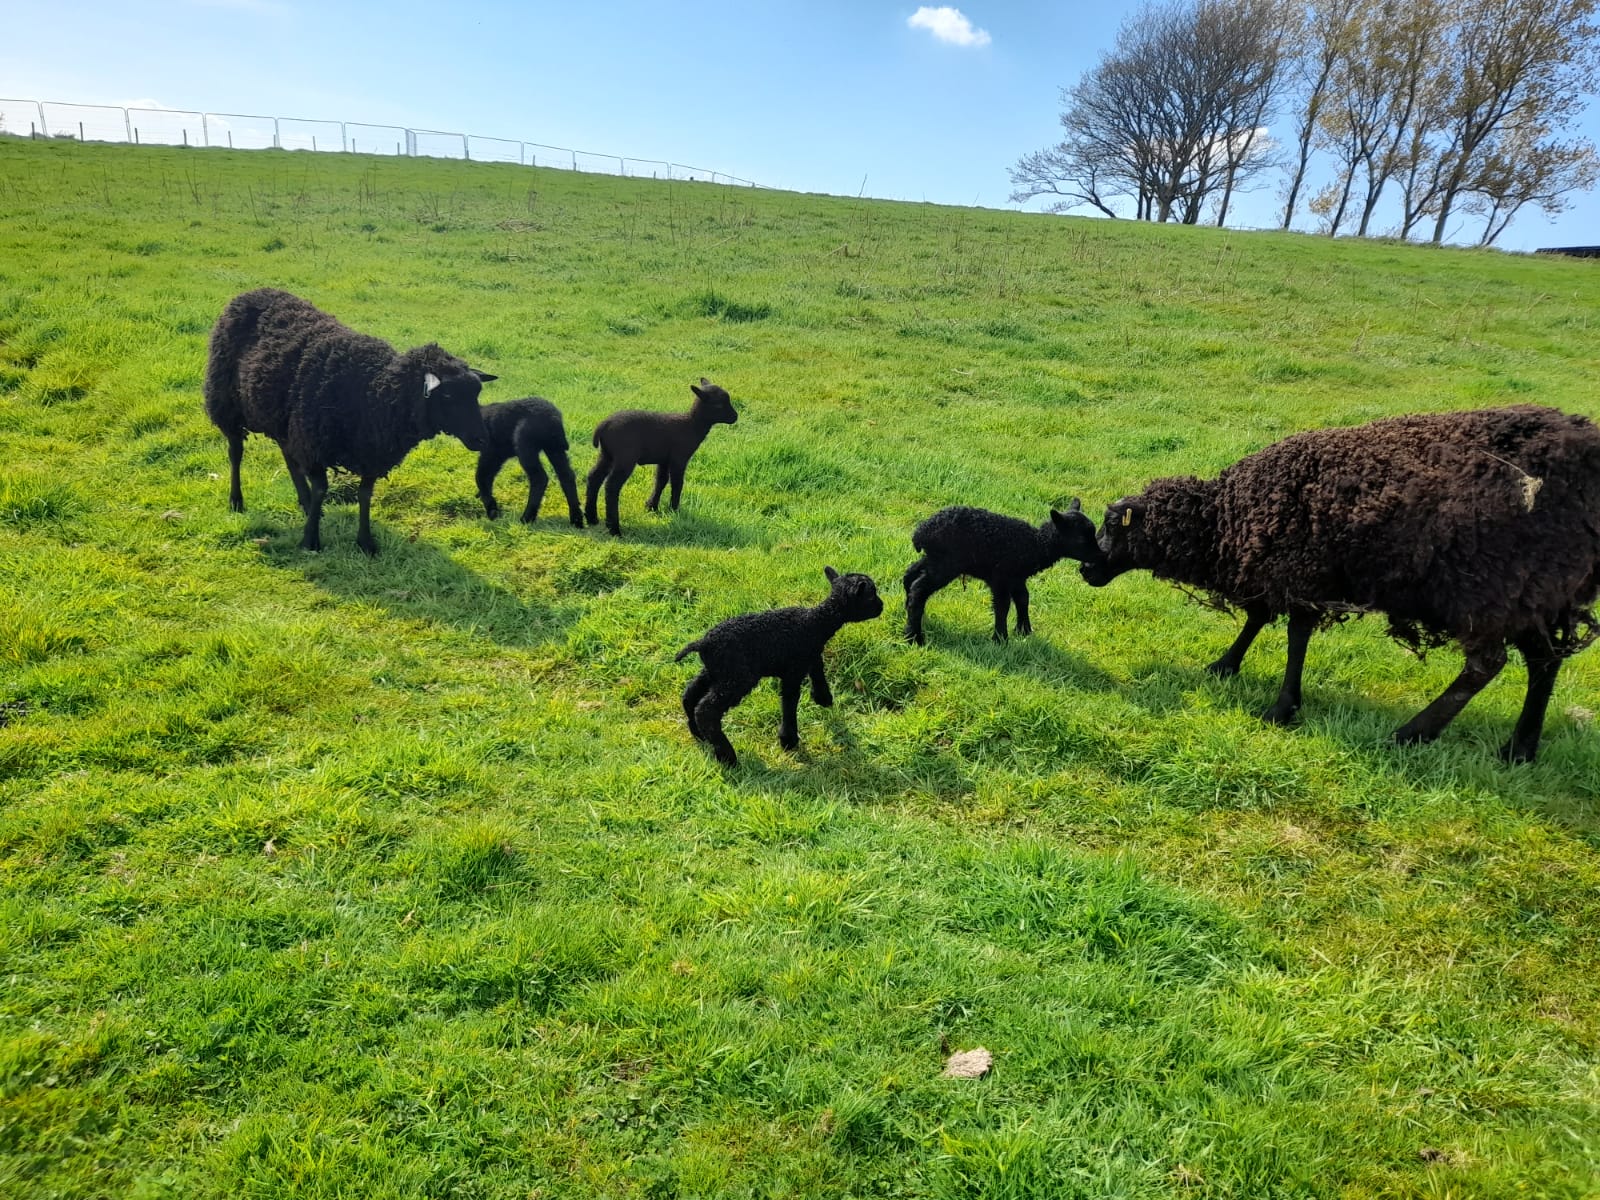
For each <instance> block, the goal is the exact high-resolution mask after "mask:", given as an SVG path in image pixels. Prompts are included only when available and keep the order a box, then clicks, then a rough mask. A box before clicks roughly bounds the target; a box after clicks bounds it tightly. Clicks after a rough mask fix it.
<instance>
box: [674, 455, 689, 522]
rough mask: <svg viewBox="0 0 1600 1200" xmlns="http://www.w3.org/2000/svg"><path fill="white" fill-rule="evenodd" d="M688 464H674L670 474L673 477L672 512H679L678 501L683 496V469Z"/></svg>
mask: <svg viewBox="0 0 1600 1200" xmlns="http://www.w3.org/2000/svg"><path fill="white" fill-rule="evenodd" d="M688 465H689V464H688V463H673V464H672V467H671V470H670V474H671V477H672V511H673V512H677V511H678V499H679V497H681V496H682V495H683V469H684V468H685V467H686V466H688Z"/></svg>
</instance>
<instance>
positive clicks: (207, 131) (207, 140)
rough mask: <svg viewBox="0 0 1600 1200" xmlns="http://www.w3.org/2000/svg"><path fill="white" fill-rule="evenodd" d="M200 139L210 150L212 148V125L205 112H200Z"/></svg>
mask: <svg viewBox="0 0 1600 1200" xmlns="http://www.w3.org/2000/svg"><path fill="white" fill-rule="evenodd" d="M200 140H201V142H203V143H204V144H205V146H206V148H207V149H208V150H209V149H210V148H211V126H210V124H208V123H207V121H206V115H205V113H201V114H200Z"/></svg>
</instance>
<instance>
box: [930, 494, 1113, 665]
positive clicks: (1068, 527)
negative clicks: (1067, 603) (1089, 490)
mask: <svg viewBox="0 0 1600 1200" xmlns="http://www.w3.org/2000/svg"><path fill="white" fill-rule="evenodd" d="M911 545H912V546H913V547H915V548H916V549H917V550H918V551H919V552H920V553H921V554H922V557H921V558H919V559H917V561H916V562H914V563H912V564H911V566H909V567H908V568H906V574H905V589H906V638H907V639H908V640H909V641H912V642H915V643H916V644H917V645H919V646H920V645H922V644H923V641H924V639H923V635H922V612H923V609H924V608H926V607H927V604H928V598H929V597H930V596H932V595H933V594H934V593H935V592H937V591H938V590H939V589H940V588H942V587H944V586H945V585H946V584H948V583H950V582H951V581H952V580H955V579H957V578H958V577H960V576H962V575H970V576H972V577H973V578H974V579H981V580H983V582H984V583H986V584H988V585H989V594H990V596H991V597H992V599H993V601H994V640H995V641H997V642H1003V641H1005V640H1006V617H1007V615H1008V614H1009V613H1010V611H1011V606H1012V605H1013V604H1015V605H1016V607H1017V634H1018V635H1019V636H1026V635H1027V634H1030V633H1032V632H1033V625H1032V623H1031V622H1030V621H1029V620H1028V579H1029V577H1030V576H1033V575H1037V574H1038V573H1039V572H1040V571H1043V570H1045V569H1046V568H1047V567H1051V566H1054V565H1055V564H1056V563H1058V562H1060V561H1061V560H1062V559H1063V558H1076V559H1083V558H1086V557H1090V556H1092V555H1093V554H1094V552H1095V529H1094V522H1093V521H1091V520H1090V519H1089V518H1088V517H1086V516H1084V514H1083V511H1082V509H1081V507H1080V506H1079V504H1078V502H1077V500H1074V501H1073V502H1072V504H1071V506H1070V507H1069V508H1068V509H1067V511H1066V512H1064V513H1059V512H1057V511H1056V510H1055V509H1051V510H1050V519H1049V520H1048V521H1046V522H1045V523H1044V524H1042V525H1040V526H1039V527H1038V528H1037V529H1036V528H1034V527H1033V526H1032V525H1029V524H1028V523H1027V522H1026V521H1019V520H1017V518H1015V517H1003V516H1001V515H1000V514H999V513H992V512H989V511H988V510H987V509H983V508H966V507H963V506H959V505H958V506H956V507H953V508H942V509H940V510H939V511H938V512H936V513H934V514H933V516H931V517H929V518H928V519H927V520H926V521H923V522H922V523H921V524H920V525H918V526H917V528H916V530H915V532H913V533H912V535H911Z"/></svg>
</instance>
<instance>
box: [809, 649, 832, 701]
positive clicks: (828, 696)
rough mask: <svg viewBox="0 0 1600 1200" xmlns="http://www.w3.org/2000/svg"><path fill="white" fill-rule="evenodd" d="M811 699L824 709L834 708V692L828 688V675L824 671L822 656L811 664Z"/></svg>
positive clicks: (818, 656)
mask: <svg viewBox="0 0 1600 1200" xmlns="http://www.w3.org/2000/svg"><path fill="white" fill-rule="evenodd" d="M811 699H812V700H814V701H816V703H818V704H820V705H821V706H822V707H823V708H832V707H833V691H832V689H830V688H829V687H828V673H827V672H826V671H824V670H823V669H822V655H820V654H819V655H817V661H816V662H814V663H812V664H811Z"/></svg>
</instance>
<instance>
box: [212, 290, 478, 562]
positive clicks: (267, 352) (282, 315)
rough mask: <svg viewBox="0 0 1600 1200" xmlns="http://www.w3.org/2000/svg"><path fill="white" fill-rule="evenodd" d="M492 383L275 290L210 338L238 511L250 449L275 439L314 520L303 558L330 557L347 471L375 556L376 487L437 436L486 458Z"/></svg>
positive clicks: (253, 299) (238, 311)
mask: <svg viewBox="0 0 1600 1200" xmlns="http://www.w3.org/2000/svg"><path fill="white" fill-rule="evenodd" d="M492 379H494V376H493V375H485V374H484V373H483V372H481V371H474V370H473V369H472V368H471V367H469V366H467V364H466V363H464V362H462V361H461V360H460V359H459V358H456V357H455V356H454V355H452V354H448V353H446V352H445V351H444V350H441V349H440V348H439V347H438V346H436V345H433V344H431V343H430V344H429V345H426V346H419V347H417V348H416V349H414V350H407V351H406V352H405V353H404V354H396V353H395V351H394V348H393V347H392V346H390V345H389V343H388V342H385V341H382V340H380V339H378V338H375V337H368V336H367V335H366V334H362V333H357V332H355V330H353V329H349V328H347V327H345V326H344V325H342V324H340V323H339V322H338V321H337V320H336V319H334V318H333V317H331V316H329V315H328V314H327V313H325V312H323V311H322V310H321V309H318V308H316V307H315V306H313V305H311V304H309V303H307V302H306V301H304V300H302V299H300V297H298V296H293V295H290V294H289V293H288V292H282V291H279V290H277V289H276V288H260V289H258V290H256V291H253V292H245V293H243V294H242V295H239V296H235V297H234V298H233V299H232V300H230V301H229V302H228V306H227V307H226V308H224V309H223V310H222V315H221V316H220V317H218V318H217V324H216V327H215V328H213V329H212V331H211V353H210V359H209V361H208V362H207V364H206V379H205V401H206V415H207V416H209V417H210V418H211V421H212V423H213V424H214V425H216V427H217V428H218V429H220V430H222V432H223V434H224V435H225V436H226V437H227V439H228V463H229V465H230V467H231V468H232V485H231V488H230V490H229V493H228V504H229V506H230V507H231V508H232V509H233V511H234V512H243V511H244V494H243V492H242V491H241V489H240V486H239V463H240V461H241V460H242V459H243V458H244V439H245V438H246V437H247V436H249V435H250V434H252V433H261V434H265V435H266V436H267V437H269V438H271V439H272V440H273V441H275V442H277V443H278V448H279V449H280V450H282V451H283V461H284V465H285V466H287V467H288V468H289V478H290V479H292V480H294V490H295V494H296V495H297V496H298V497H299V500H300V508H301V511H302V512H304V513H305V515H306V525H305V531H304V533H303V534H302V535H301V538H300V547H301V549H303V550H320V549H322V538H321V524H322V501H323V497H324V496H325V495H326V494H327V491H328V470H329V468H330V467H337V468H341V469H343V470H346V471H350V472H352V473H354V474H355V475H358V476H359V477H360V480H361V482H360V486H359V488H358V491H357V495H358V497H359V499H360V503H361V529H360V532H359V533H357V535H356V545H358V546H360V547H361V549H362V550H364V551H365V552H366V553H367V554H369V555H370V554H376V553H377V552H378V543H377V542H375V541H374V540H373V537H372V526H371V518H370V512H371V507H372V487H373V484H374V483H376V482H377V481H378V480H379V479H382V478H383V477H384V476H385V475H387V474H388V473H389V472H390V471H392V470H394V469H395V467H397V466H399V465H400V462H401V460H403V459H404V458H405V456H406V455H407V454H409V453H410V452H411V449H412V447H414V446H415V445H416V444H417V443H418V442H421V441H424V440H426V439H427V438H431V437H433V436H434V435H435V434H438V433H449V434H453V435H454V436H456V437H458V438H460V439H461V441H462V444H463V445H465V446H466V447H467V449H468V450H480V449H482V448H483V445H484V442H485V437H484V430H483V418H482V417H481V416H480V415H479V414H478V392H479V391H480V390H481V388H482V385H483V384H485V383H488V382H489V381H490V380H492Z"/></svg>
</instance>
